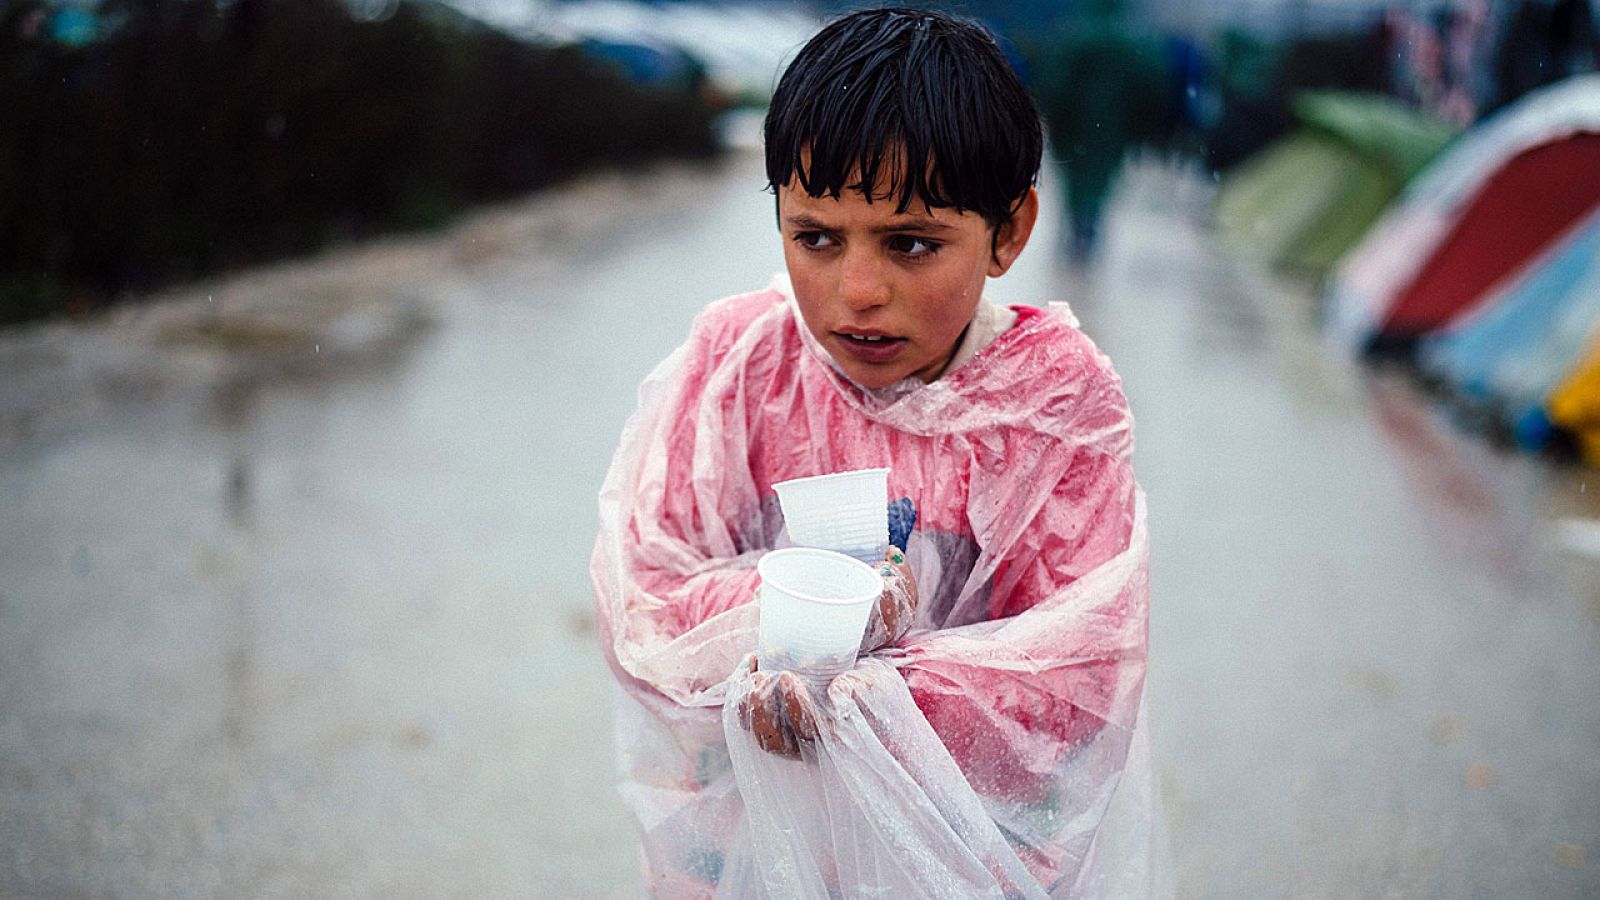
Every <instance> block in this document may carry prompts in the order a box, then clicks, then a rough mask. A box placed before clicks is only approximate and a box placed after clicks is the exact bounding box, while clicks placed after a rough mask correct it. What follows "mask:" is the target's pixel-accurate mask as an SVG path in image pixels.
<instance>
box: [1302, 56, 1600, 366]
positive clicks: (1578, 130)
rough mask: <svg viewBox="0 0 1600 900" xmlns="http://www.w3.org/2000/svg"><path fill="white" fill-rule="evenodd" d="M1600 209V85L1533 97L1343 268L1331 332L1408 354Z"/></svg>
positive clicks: (1568, 84) (1455, 148)
mask: <svg viewBox="0 0 1600 900" xmlns="http://www.w3.org/2000/svg"><path fill="white" fill-rule="evenodd" d="M1597 205H1600V75H1584V76H1578V77H1574V78H1570V79H1567V80H1566V81H1564V82H1561V83H1560V84H1556V85H1552V86H1551V87H1548V88H1545V89H1543V90H1540V91H1537V92H1535V93H1533V94H1530V95H1528V96H1527V97H1526V98H1524V99H1523V100H1522V101H1520V102H1519V103H1517V104H1515V105H1514V106H1511V107H1508V108H1507V109H1505V110H1504V111H1502V112H1501V113H1499V114H1497V115H1495V116H1494V117H1492V118H1490V119H1487V120H1485V121H1484V122H1483V123H1481V124H1479V125H1478V126H1476V127H1474V128H1473V129H1471V130H1470V131H1468V132H1467V133H1465V134H1463V135H1462V136H1461V137H1460V138H1459V139H1458V140H1457V141H1456V142H1455V143H1454V144H1452V145H1451V146H1450V147H1449V148H1448V149H1447V150H1446V151H1445V152H1444V153H1443V154H1441V155H1440V157H1439V158H1438V159H1436V160H1435V161H1434V162H1433V163H1432V164H1431V165H1429V166H1428V168H1427V169H1426V170H1424V171H1423V172H1422V174H1420V175H1418V176H1417V178H1416V179H1414V180H1413V181H1412V182H1411V184H1410V185H1408V186H1407V188H1406V190H1405V191H1404V193H1403V194H1402V195H1401V197H1400V199H1399V201H1398V202H1397V203H1396V205H1395V206H1393V207H1391V208H1390V209H1389V210H1388V211H1387V212H1386V213H1385V214H1384V215H1383V217H1382V218H1380V219H1379V221H1378V223H1377V224H1376V225H1374V226H1373V227H1372V229H1370V230H1369V231H1368V232H1367V234H1366V236H1365V237H1364V238H1362V240H1361V242H1360V243H1359V244H1358V245H1357V246H1356V247H1355V249H1353V250H1352V251H1351V252H1350V253H1349V254H1348V255H1346V256H1345V257H1344V259H1342V260H1341V261H1340V262H1339V264H1338V265H1337V267H1336V269H1335V270H1334V273H1333V275H1332V277H1331V279H1330V280H1329V283H1328V287H1327V289H1326V291H1325V301H1326V303H1327V327H1328V332H1329V336H1330V338H1331V339H1332V340H1333V341H1334V342H1335V343H1337V344H1339V345H1342V346H1345V347H1347V348H1350V349H1352V350H1356V351H1363V352H1378V353H1390V352H1394V353H1402V354H1408V353H1409V352H1410V351H1411V350H1413V349H1414V347H1415V344H1416V341H1417V340H1418V339H1419V338H1420V337H1422V336H1423V335H1426V334H1429V333H1431V332H1434V331H1437V330H1439V329H1440V328H1442V327H1444V326H1446V325H1447V324H1449V323H1450V322H1452V321H1454V320H1455V319H1457V317H1459V316H1461V315H1463V314H1467V313H1470V312H1471V311H1472V310H1474V309H1476V308H1478V307H1479V306H1480V305H1481V304H1482V303H1483V302H1484V301H1485V300H1486V299H1488V298H1489V297H1490V296H1491V295H1492V293H1493V291H1494V290H1495V288H1496V287H1497V286H1499V285H1500V284H1501V283H1502V282H1503V281H1504V280H1505V279H1507V278H1510V277H1513V276H1514V275H1515V274H1516V273H1517V272H1518V271H1519V270H1522V269H1524V268H1526V267H1528V266H1529V265H1530V264H1532V263H1533V261H1535V260H1536V259H1538V258H1539V256H1540V254H1541V253H1542V252H1544V251H1545V250H1546V249H1547V248H1548V247H1550V246H1551V244H1552V242H1553V241H1556V240H1558V239H1559V238H1560V237H1561V236H1562V235H1563V234H1564V233H1566V232H1568V231H1569V230H1570V229H1572V228H1573V227H1574V226H1575V225H1576V224H1577V223H1578V222H1579V221H1580V220H1582V219H1583V218H1584V217H1585V216H1586V215H1587V214H1588V213H1589V212H1590V211H1591V210H1593V209H1594V208H1595V207H1596V206H1597Z"/></svg>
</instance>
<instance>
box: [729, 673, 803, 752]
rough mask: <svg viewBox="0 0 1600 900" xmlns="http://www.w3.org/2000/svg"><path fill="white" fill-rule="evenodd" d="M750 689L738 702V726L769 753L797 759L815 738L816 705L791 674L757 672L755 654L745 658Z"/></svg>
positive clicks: (798, 680) (799, 680) (795, 676)
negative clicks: (749, 672)
mask: <svg viewBox="0 0 1600 900" xmlns="http://www.w3.org/2000/svg"><path fill="white" fill-rule="evenodd" d="M745 665H747V666H749V667H750V671H751V673H752V683H753V684H752V688H751V690H750V693H748V694H746V695H745V696H744V697H743V698H742V699H741V700H740V701H739V724H740V725H742V726H744V728H745V730H747V731H749V732H750V733H751V734H753V735H755V739H756V744H757V745H758V746H759V747H761V749H763V750H765V751H767V752H768V753H773V754H776V755H778V756H785V757H788V758H790V759H799V758H800V745H801V744H802V743H804V742H808V741H813V740H816V738H817V703H816V700H815V699H814V698H812V696H811V691H810V689H809V688H808V687H806V683H805V682H804V681H802V680H801V679H800V677H799V676H798V675H796V674H794V673H793V672H776V673H774V672H761V671H757V663H756V658H755V654H751V655H750V656H748V657H746V658H745Z"/></svg>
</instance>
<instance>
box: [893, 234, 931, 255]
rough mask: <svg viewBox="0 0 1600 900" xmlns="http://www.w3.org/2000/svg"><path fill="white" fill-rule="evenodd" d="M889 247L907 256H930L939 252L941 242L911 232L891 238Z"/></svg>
mask: <svg viewBox="0 0 1600 900" xmlns="http://www.w3.org/2000/svg"><path fill="white" fill-rule="evenodd" d="M889 249H890V250H892V251H894V252H895V253H900V254H903V255H905V256H929V255H931V254H934V253H938V252H939V244H937V243H935V242H934V241H930V240H926V239H924V238H919V237H912V236H911V235H909V234H897V235H895V236H893V237H891V238H889Z"/></svg>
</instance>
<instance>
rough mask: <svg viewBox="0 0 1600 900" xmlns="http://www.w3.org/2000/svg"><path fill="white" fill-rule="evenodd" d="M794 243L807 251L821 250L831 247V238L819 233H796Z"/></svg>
mask: <svg viewBox="0 0 1600 900" xmlns="http://www.w3.org/2000/svg"><path fill="white" fill-rule="evenodd" d="M794 242H795V243H797V244H799V245H800V246H802V247H804V248H806V249H807V250H822V249H825V248H828V247H832V246H833V238H831V237H828V236H827V235H826V234H823V233H822V232H820V231H797V232H795V235H794Z"/></svg>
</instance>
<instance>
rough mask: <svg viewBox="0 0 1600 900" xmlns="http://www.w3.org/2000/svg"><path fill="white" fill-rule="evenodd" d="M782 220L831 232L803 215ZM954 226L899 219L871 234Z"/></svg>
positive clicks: (823, 224) (939, 222)
mask: <svg viewBox="0 0 1600 900" xmlns="http://www.w3.org/2000/svg"><path fill="white" fill-rule="evenodd" d="M783 220H784V221H785V222H787V223H789V224H790V225H792V226H794V227H795V228H806V229H812V230H815V231H831V230H832V229H831V228H829V227H828V225H827V224H825V223H824V222H822V221H821V220H820V219H816V218H813V217H812V216H809V215H807V214H805V213H795V214H794V215H789V216H784V217H783ZM953 228H954V226H951V225H946V224H945V223H943V222H941V221H939V220H938V219H929V218H925V217H923V216H912V217H910V218H907V219H900V220H897V221H895V222H893V223H891V224H888V225H878V226H875V227H874V228H872V229H871V231H872V233H873V234H899V233H900V232H904V231H920V232H930V231H951V230H952V229H953Z"/></svg>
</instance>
